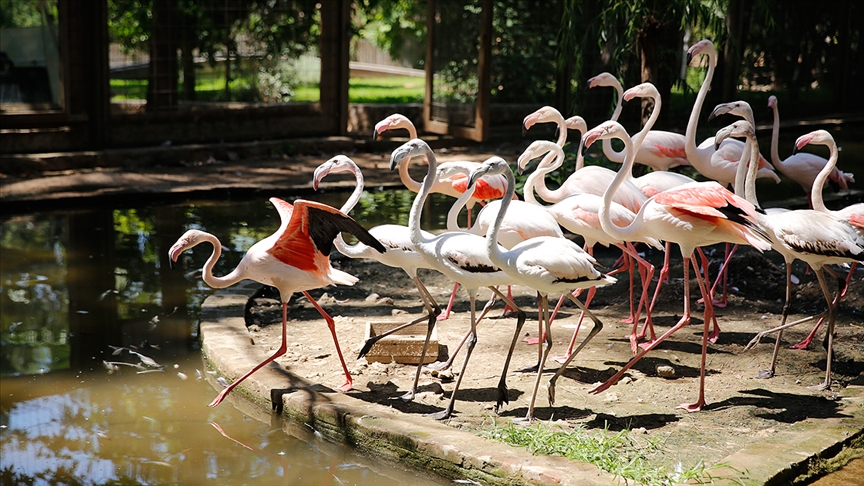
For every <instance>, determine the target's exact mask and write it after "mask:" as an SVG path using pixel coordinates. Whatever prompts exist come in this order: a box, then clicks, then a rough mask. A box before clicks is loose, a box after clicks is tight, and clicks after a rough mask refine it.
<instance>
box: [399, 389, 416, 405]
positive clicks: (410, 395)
mask: <svg viewBox="0 0 864 486" xmlns="http://www.w3.org/2000/svg"><path fill="white" fill-rule="evenodd" d="M399 400H402V401H403V402H410V401H413V400H414V389H413V388H412V389H411V390H409V391H408V392H406V393H405V394H404V395H400V396H399Z"/></svg>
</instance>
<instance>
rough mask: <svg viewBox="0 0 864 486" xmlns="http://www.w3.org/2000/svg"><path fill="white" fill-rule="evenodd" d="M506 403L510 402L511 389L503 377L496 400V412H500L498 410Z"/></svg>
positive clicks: (499, 383)
mask: <svg viewBox="0 0 864 486" xmlns="http://www.w3.org/2000/svg"><path fill="white" fill-rule="evenodd" d="M505 403H506V404H509V403H510V389H509V388H507V383H505V382H504V380H503V379H502V380H501V381H499V382H498V398H497V399H496V401H495V413H498V410H499V409H500V408H501V406H502V405H504V404H505Z"/></svg>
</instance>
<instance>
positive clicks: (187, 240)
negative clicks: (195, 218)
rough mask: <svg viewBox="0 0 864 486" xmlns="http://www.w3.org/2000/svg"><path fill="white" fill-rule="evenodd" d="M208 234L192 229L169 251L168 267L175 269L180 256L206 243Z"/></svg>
mask: <svg viewBox="0 0 864 486" xmlns="http://www.w3.org/2000/svg"><path fill="white" fill-rule="evenodd" d="M206 237H207V233H205V232H203V231H199V230H196V229H191V230H189V231H187V232H185V233H183V236H181V237H180V238H179V239H178V240H177V241H176V242H174V244H173V245H171V248H170V249H169V250H168V265H169V266H170V267H171V268H174V263H175V262H176V261H177V258H179V257H180V254H181V253H183V252H184V251H186V250H188V249H190V248H192V247H194V246H197V245H199V244H201V243H203V242H204V241H205V239H206Z"/></svg>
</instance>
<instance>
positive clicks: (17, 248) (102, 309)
mask: <svg viewBox="0 0 864 486" xmlns="http://www.w3.org/2000/svg"><path fill="white" fill-rule="evenodd" d="M400 192H401V193H403V194H399V193H400ZM345 196H346V195H345V194H332V195H322V196H320V197H315V199H316V200H322V201H323V202H326V203H328V204H332V205H336V206H339V205H341V203H342V201H343V200H344V198H345ZM412 199H413V196H412V195H411V194H408V193H405V191H388V192H372V193H370V194H368V195H367V196H366V197H364V201H365V202H364V203H363V206H362V208H361V207H358V219H360V220H361V221H363V222H364V224H368V225H374V224H381V223H383V222H398V223H402V224H404V223H406V222H407V210H406V208H407V204H410V202H411V200H412ZM445 201H446V200H445V199H444V198H443V197H442V198H440V199H437V200H436V203H435V204H436V206H440V205H441V204H444V203H445ZM382 207H387V208H388V209H387V210H382ZM436 211H439V213H440V210H437V209H436ZM403 212H404V215H402V214H400V213H403ZM424 219H425V221H424V225H425V226H427V227H428V226H437V227H440V226H442V225H443V221H441V217H440V216H426V217H424ZM278 225H279V218H278V214H277V213H276V211H275V210H274V209H273V207H272V206H271V205H270V204H269V203H268V202H267V201H266V200H258V201H249V202H224V201H223V202H218V203H214V202H196V203H190V204H183V205H160V206H149V207H138V208H98V209H92V210H76V211H56V212H45V213H38V214H29V215H21V216H14V217H7V218H5V219H4V220H3V221H2V226H0V245H2V252H0V308H2V309H0V385H2V390H3V393H2V396H0V478H2V483H3V484H14V483H22V482H35V481H38V482H48V483H57V482H64V483H65V482H71V483H84V484H104V483H107V482H122V483H130V484H137V483H167V482H170V483H184V484H185V483H195V482H201V481H203V480H205V479H215V480H217V481H219V483H220V484H226V483H243V484H247V483H251V484H272V483H273V482H274V481H279V482H281V483H286V482H287V483H288V484H301V483H302V484H308V483H328V482H332V483H333V484H366V483H370V482H376V483H381V484H404V483H407V482H416V479H417V477H416V473H410V474H409V473H408V472H406V471H403V470H402V469H400V468H399V467H397V466H385V465H383V464H380V462H378V461H371V460H369V459H367V458H364V457H362V456H359V455H356V454H353V453H352V452H351V451H350V450H349V449H347V448H343V447H337V446H335V445H333V444H329V443H327V442H324V441H322V440H318V439H316V438H315V436H314V434H313V433H312V432H313V431H309V430H305V429H303V428H302V427H301V428H299V429H296V428H295V430H294V431H293V432H292V433H294V435H295V436H300V437H302V438H303V440H300V439H298V438H296V437H294V436H291V435H286V434H285V433H283V432H282V428H283V427H286V425H285V424H283V423H281V421H280V419H278V418H276V419H274V420H276V422H273V423H270V420H271V417H269V416H268V415H267V414H266V413H263V414H261V412H260V411H258V410H257V409H254V408H252V409H250V410H247V413H246V414H244V413H242V412H240V411H238V410H237V409H236V408H234V407H232V406H230V405H228V406H226V405H223V406H221V407H217V408H216V409H210V408H207V407H206V404H207V403H209V401H210V400H211V399H212V398H213V396H214V394H215V391H214V389H213V387H212V386H210V385H209V384H207V383H206V381H205V380H202V379H200V376H201V375H200V373H201V372H203V369H204V368H203V366H202V362H201V358H200V352H199V350H198V347H197V340H198V335H197V319H198V314H199V310H200V305H201V303H202V302H203V300H204V298H206V296H207V295H209V294H210V293H211V292H212V289H210V288H209V287H207V286H206V285H205V284H204V283H203V282H202V281H201V280H200V278H199V277H200V275H199V273H200V271H199V270H198V269H200V268H201V266H202V265H203V263H204V261H205V260H206V258H207V255H206V254H205V253H206V252H188V253H186V254H184V255H183V258H184V260H183V261H182V262H181V265H180V268H181V269H186V270H185V271H183V270H179V271H173V272H172V271H166V270H167V267H166V266H165V264H166V255H167V251H168V248H169V247H170V245H171V244H172V243H173V242H174V241H175V240H176V238H177V237H179V236H180V235H181V234H182V233H183V232H184V231H185V230H186V229H188V228H193V227H194V228H199V229H202V230H205V231H209V232H212V233H214V234H216V235H217V236H219V238H220V239H221V240H222V242H223V244H224V245H225V251H224V253H223V257H222V258H221V259H220V261H219V262H218V264H217V266H216V269H215V271H214V272H215V273H217V274H220V273H227V272H228V271H230V269H232V268H233V267H234V266H235V265H236V264H237V263H238V262H239V260H240V259H241V258H242V256H243V254H244V253H245V251H246V250H247V249H248V248H249V247H250V246H251V245H252V244H253V243H255V242H256V241H258V240H260V239H262V238H264V237H266V236H267V235H269V234H270V233H272V232H273V231H275V229H276V228H277V227H278ZM118 349H119V352H117V353H116V354H115V351H116V350H118ZM130 349H131V350H133V351H135V352H137V353H140V355H142V356H146V357H147V358H149V359H152V360H154V361H155V362H156V363H158V364H159V365H161V368H153V367H146V366H145V368H146V371H147V373H140V371H145V370H141V369H138V368H135V367H131V366H122V365H118V367H117V369H116V371H113V372H109V369H107V368H106V366H105V365H104V362H106V361H107V362H114V361H125V362H128V363H141V360H142V359H143V358H140V357H139V355H137V354H134V353H130V351H129V350H130ZM184 378H185V379H184ZM256 413H259V414H261V416H260V417H258V420H256V419H253V418H250V416H249V415H248V414H251V415H253V416H254V415H255V414H256ZM211 423H212V424H211ZM213 424H215V425H213ZM216 426H218V428H217V427H216ZM223 434H224V435H223ZM308 441H311V442H308ZM370 465H372V466H374V467H372V466H370Z"/></svg>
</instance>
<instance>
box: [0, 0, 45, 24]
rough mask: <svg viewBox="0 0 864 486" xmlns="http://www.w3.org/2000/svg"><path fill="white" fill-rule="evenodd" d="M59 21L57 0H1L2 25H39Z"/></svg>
mask: <svg viewBox="0 0 864 486" xmlns="http://www.w3.org/2000/svg"><path fill="white" fill-rule="evenodd" d="M56 23H57V0H43V1H40V2H35V1H21V0H0V27H4V28H9V27H39V26H41V25H45V24H56Z"/></svg>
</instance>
